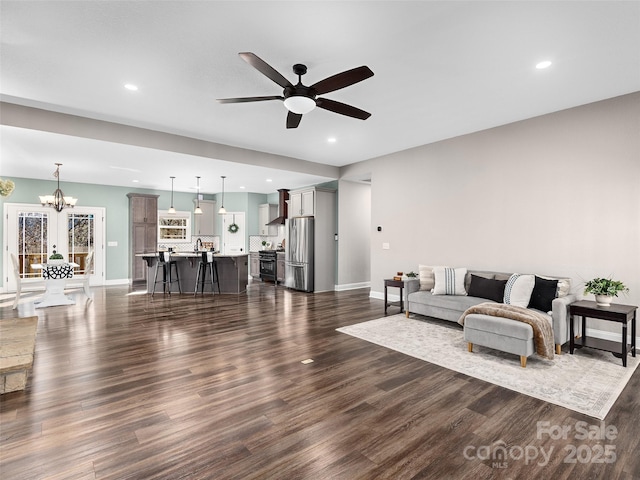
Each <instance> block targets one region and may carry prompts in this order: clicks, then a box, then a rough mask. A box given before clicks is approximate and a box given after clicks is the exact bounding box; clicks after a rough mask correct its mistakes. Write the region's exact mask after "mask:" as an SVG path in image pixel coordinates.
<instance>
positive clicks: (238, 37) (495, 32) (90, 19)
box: [0, 0, 640, 193]
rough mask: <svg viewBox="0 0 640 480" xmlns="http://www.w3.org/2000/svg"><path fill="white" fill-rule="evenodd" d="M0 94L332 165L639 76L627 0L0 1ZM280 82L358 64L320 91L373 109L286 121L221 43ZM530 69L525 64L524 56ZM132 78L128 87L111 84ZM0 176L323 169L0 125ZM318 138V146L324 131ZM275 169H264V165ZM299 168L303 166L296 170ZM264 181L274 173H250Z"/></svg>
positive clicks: (232, 186)
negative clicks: (357, 70) (368, 73)
mask: <svg viewBox="0 0 640 480" xmlns="http://www.w3.org/2000/svg"><path fill="white" fill-rule="evenodd" d="M0 8H1V10H0V17H1V24H0V27H1V33H0V35H1V40H2V50H1V52H0V54H1V65H2V68H1V71H0V75H1V76H0V80H1V84H0V85H1V87H0V89H1V90H0V91H1V99H2V100H3V101H5V102H9V103H16V104H20V105H27V106H37V107H39V108H44V109H48V110H53V111H57V112H63V113H70V114H75V115H80V116H86V117H91V118H94V119H100V120H107V121H111V122H118V123H122V124H126V125H131V126H137V127H144V128H149V129H152V130H158V131H162V132H167V133H173V134H179V135H184V136H188V137H193V138H196V139H202V140H207V141H211V142H216V143H220V144H225V145H231V146H236V147H242V148H246V149H251V150H258V151H262V152H268V153H272V154H277V155H283V156H285V157H293V158H296V159H300V160H305V161H310V162H316V163H320V164H326V165H332V166H343V165H347V164H350V163H354V162H358V161H361V160H366V159H370V158H374V157H377V156H381V155H384V154H388V153H392V152H396V151H400V150H404V149H407V148H411V147H414V146H418V145H423V144H426V143H431V142H435V141H438V140H442V139H445V138H451V137H454V136H458V135H462V134H466V133H470V132H474V131H479V130H483V129H487V128H491V127H495V126H498V125H503V124H506V123H510V122H514V121H518V120H522V119H526V118H531V117H534V116H538V115H542V114H545V113H549V112H554V111H558V110H562V109H565V108H570V107H573V106H577V105H582V104H586V103H590V102H594V101H598V100H602V99H606V98H611V97H614V96H618V95H623V94H626V93H631V92H634V91H639V90H640V2H638V1H626V2H615V1H605V2H553V1H548V2H538V1H533V2H515V1H514V2H485V1H472V2H445V1H443V2H436V1H430V2H420V1H410V2H403V1H368V2H367V1H358V2H356V1H342V2H330V1H297V2H293V1H285V2H273V1H254V2H247V1H233V2H232V1H196V2H189V1H117V2H116V1H63V2H60V1H49V2H26V1H5V0H2V2H1V4H0ZM243 51H250V52H254V53H255V54H256V55H258V56H260V57H261V58H262V59H263V60H265V61H266V62H267V63H269V64H270V65H272V66H273V67H274V68H275V69H276V70H278V71H279V72H280V73H282V74H283V75H284V76H286V77H287V78H288V79H289V80H290V81H292V82H293V83H295V81H296V78H295V76H294V74H293V73H292V70H291V68H292V65H293V64H294V63H304V64H306V65H307V67H308V69H309V71H308V73H307V75H306V76H305V77H303V82H304V83H305V84H307V85H310V84H312V83H315V82H317V81H319V80H321V79H323V78H325V77H328V76H330V75H333V74H335V73H338V72H341V71H344V70H347V69H350V68H354V67H357V66H360V65H367V66H369V68H371V70H373V72H374V73H375V76H374V77H372V78H370V79H367V80H365V81H363V82H361V83H358V84H356V85H353V86H351V87H348V88H345V89H342V90H339V91H336V92H332V93H329V94H326V95H325V96H326V97H327V98H331V99H333V100H337V101H340V102H344V103H348V104H351V105H354V106H356V107H358V108H361V109H363V110H366V111H369V112H371V113H372V116H371V117H370V118H369V119H368V120H365V121H362V120H356V119H353V118H349V117H344V116H342V115H337V114H335V113H332V112H329V111H326V110H322V109H316V110H314V111H313V112H311V113H309V114H307V115H305V116H304V118H303V119H302V122H301V124H300V127H299V128H297V129H289V130H288V129H286V128H285V118H286V110H285V108H284V106H283V105H282V103H281V102H279V101H271V102H258V103H243V104H219V103H217V102H216V101H215V99H216V98H226V97H243V96H261V95H280V94H281V90H282V89H281V88H280V87H279V86H278V85H276V84H275V83H273V82H272V81H271V80H269V79H267V78H266V77H264V76H263V75H262V74H261V73H259V72H258V71H257V70H255V69H253V68H252V67H250V66H249V65H248V64H247V63H245V62H244V61H242V59H240V57H239V56H238V52H243ZM547 59H548V60H551V61H552V62H553V64H552V66H551V67H550V68H548V69H546V70H536V68H535V65H536V63H538V62H539V61H541V60H547ZM125 83H134V84H136V85H138V86H139V90H138V91H137V92H131V91H129V90H126V89H124V88H123V85H124V84H125ZM0 133H1V134H2V142H1V149H2V150H1V153H2V164H1V166H0V167H1V174H2V175H3V176H14V177H26V178H43V179H44V178H46V179H52V176H51V173H52V171H53V170H54V166H53V164H54V162H56V161H59V162H61V163H63V164H64V165H63V167H62V173H61V178H62V179H63V181H64V180H67V181H83V182H88V183H102V184H109V185H122V186H133V185H134V184H133V183H132V182H133V180H139V183H138V184H137V185H136V186H140V187H149V188H162V189H168V188H170V180H169V179H168V177H169V176H170V175H175V176H176V190H182V191H191V190H192V188H193V186H194V184H195V176H196V175H200V176H202V180H201V185H202V191H203V192H205V193H207V192H210V193H214V192H218V191H220V186H221V185H220V183H221V182H220V175H226V176H227V177H228V179H227V184H226V187H228V191H240V190H239V188H240V186H241V185H244V186H245V187H246V191H254V192H262V193H268V192H272V191H275V189H276V188H286V187H289V188H294V187H296V186H304V185H309V184H313V183H319V182H322V181H326V180H328V179H329V178H328V177H325V176H319V175H317V174H301V173H293V172H288V173H287V172H284V171H281V170H278V169H274V168H268V167H254V166H248V165H246V164H241V163H237V159H236V161H235V162H231V161H228V160H229V159H225V158H219V159H213V160H212V159H210V158H201V157H195V156H190V155H184V154H178V153H171V152H162V151H157V150H152V149H149V148H142V147H135V146H129V145H122V144H115V143H109V142H104V141H96V140H89V139H84V138H78V137H73V136H68V135H60V134H54V133H46V132H38V131H34V130H26V129H23V128H16V127H11V126H6V125H5V126H2V128H1V129H0ZM329 137H334V138H335V139H336V142H335V143H329V142H327V139H328V138H329ZM278 168H280V167H279V166H278ZM301 170H303V171H304V170H305V169H304V166H302V167H301ZM267 177H271V178H273V179H274V180H275V182H272V183H267V182H266V178H267Z"/></svg>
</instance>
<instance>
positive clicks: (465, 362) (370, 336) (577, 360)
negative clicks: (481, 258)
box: [337, 315, 640, 420]
mask: <svg viewBox="0 0 640 480" xmlns="http://www.w3.org/2000/svg"><path fill="white" fill-rule="evenodd" d="M337 330H338V331H339V332H342V333H346V334H348V335H351V336H354V337H357V338H360V339H362V340H366V341H367V342H371V343H375V344H377V345H381V346H383V347H387V348H390V349H392V350H395V351H398V352H401V353H404V354H406V355H410V356H412V357H415V358H419V359H420V360H424V361H427V362H430V363H434V364H436V365H440V366H441V367H444V368H448V369H449V370H454V371H456V372H460V373H463V374H465V375H469V376H471V377H474V378H479V379H481V380H485V381H487V382H490V383H493V384H495V385H499V386H501V387H504V388H508V389H509V390H514V391H516V392H520V393H523V394H525V395H529V396H531V397H535V398H538V399H540V400H544V401H546V402H550V403H553V404H556V405H560V406H562V407H566V408H569V409H571V410H574V411H576V412H580V413H584V414H586V415H589V416H591V417H594V418H597V419H600V420H603V419H604V418H605V417H606V415H607V413H608V412H609V410H610V409H611V407H612V406H613V404H614V403H615V401H616V399H617V398H618V396H619V395H620V393H621V392H622V390H623V388H624V387H625V385H626V384H627V382H628V381H629V379H630V378H631V375H632V374H633V372H634V371H635V369H636V367H637V366H638V363H640V355H637V356H636V357H635V358H634V357H632V356H629V357H628V359H627V367H626V368H625V367H623V366H622V360H621V359H619V358H616V357H614V356H613V355H612V354H611V353H608V352H601V351H599V350H594V349H589V348H583V349H580V350H578V351H576V352H575V353H574V355H570V354H569V353H568V352H563V353H562V355H555V358H554V360H545V359H542V358H540V357H538V356H537V355H535V354H534V355H532V356H530V357H529V358H528V360H527V367H526V368H522V367H521V366H520V358H519V357H518V356H517V355H512V354H508V353H503V352H499V351H497V350H493V349H490V348H485V347H481V346H478V345H474V346H473V353H470V352H468V351H467V343H466V342H465V341H464V338H463V333H462V329H461V328H460V327H459V325H457V324H453V323H452V324H451V326H444V325H442V324H440V323H436V322H434V321H429V320H418V319H413V318H406V317H405V316H404V315H393V316H389V317H384V318H379V319H377V320H371V321H368V322H363V323H358V324H355V325H350V326H347V327H342V328H338V329H337Z"/></svg>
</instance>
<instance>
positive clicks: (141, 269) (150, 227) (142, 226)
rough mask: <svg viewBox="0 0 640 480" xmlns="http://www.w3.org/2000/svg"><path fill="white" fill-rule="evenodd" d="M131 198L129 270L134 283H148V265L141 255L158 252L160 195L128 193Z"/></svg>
mask: <svg viewBox="0 0 640 480" xmlns="http://www.w3.org/2000/svg"><path fill="white" fill-rule="evenodd" d="M127 197H129V218H130V220H129V223H130V229H129V232H130V233H129V245H130V249H129V266H130V267H129V268H130V272H129V274H130V277H131V281H132V282H133V283H136V282H146V280H147V264H146V262H145V261H144V260H143V259H142V258H141V257H136V255H137V254H140V253H152V252H156V251H157V250H158V195H145V194H140V193H128V194H127Z"/></svg>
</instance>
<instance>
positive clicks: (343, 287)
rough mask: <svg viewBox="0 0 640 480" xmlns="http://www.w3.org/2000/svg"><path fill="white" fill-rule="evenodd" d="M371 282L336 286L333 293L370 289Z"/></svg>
mask: <svg viewBox="0 0 640 480" xmlns="http://www.w3.org/2000/svg"><path fill="white" fill-rule="evenodd" d="M370 287H371V282H359V283H343V284H342V285H336V288H335V291H336V292H342V291H344V290H357V289H358V288H370Z"/></svg>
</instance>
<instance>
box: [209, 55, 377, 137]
mask: <svg viewBox="0 0 640 480" xmlns="http://www.w3.org/2000/svg"><path fill="white" fill-rule="evenodd" d="M238 55H240V57H241V58H242V59H243V60H244V61H245V62H247V63H248V64H249V65H251V66H252V67H253V68H255V69H256V70H258V71H259V72H261V73H262V74H263V75H265V76H267V77H268V78H270V79H271V80H272V81H274V82H275V83H277V84H278V85H280V86H281V87H282V88H284V90H283V92H282V95H272V96H268V97H243V98H220V99H218V102H220V103H244V102H262V101H265V100H282V101H283V102H284V106H285V107H287V110H289V113H288V114H287V128H297V127H298V125H300V120H302V115H304V114H305V113H309V112H310V111H311V110H313V109H314V108H315V107H320V108H324V109H325V110H329V111H331V112H335V113H339V114H340V115H346V116H347V117H353V118H359V119H360V120H366V119H367V118H369V117H370V116H371V114H370V113H369V112H365V111H364V110H360V109H359V108H356V107H353V106H351V105H347V104H346V103H341V102H336V101H335V100H329V99H328V98H317V96H318V95H323V94H325V93H329V92H334V91H336V90H339V89H341V88H344V87H348V86H349V85H353V84H354V83H358V82H361V81H362V80H366V79H367V78H369V77H372V76H373V72H372V71H371V70H370V69H369V67H367V66H364V65H363V66H361V67H357V68H353V69H351V70H347V71H345V72H342V73H338V74H336V75H333V76H331V77H327V78H325V79H324V80H320V81H319V82H317V83H314V84H313V85H311V86H310V87H307V86H306V85H303V84H302V75H304V74H305V73H307V67H306V66H305V65H302V64H299V63H297V64H295V65H294V66H293V73H295V74H296V75H298V83H297V84H296V85H293V84H292V83H291V82H290V81H289V80H287V79H286V78H284V77H283V76H282V75H281V74H280V73H278V71H276V70H275V69H274V68H273V67H272V66H271V65H269V64H268V63H267V62H265V61H264V60H262V59H261V58H260V57H258V56H257V55H256V54H254V53H251V52H243V53H239V54H238Z"/></svg>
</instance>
